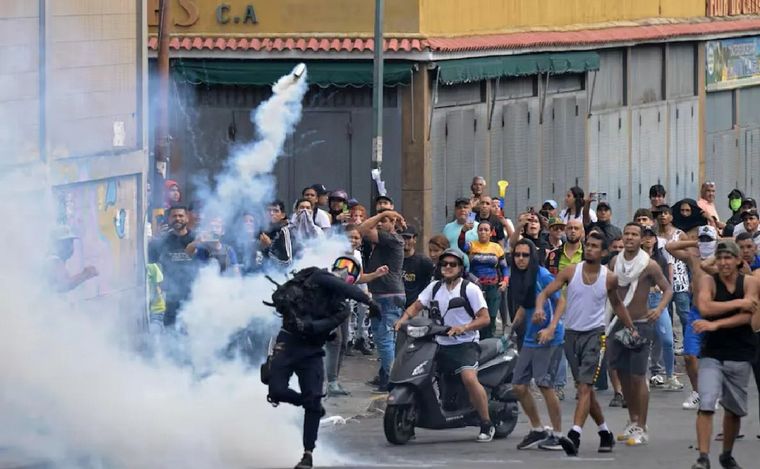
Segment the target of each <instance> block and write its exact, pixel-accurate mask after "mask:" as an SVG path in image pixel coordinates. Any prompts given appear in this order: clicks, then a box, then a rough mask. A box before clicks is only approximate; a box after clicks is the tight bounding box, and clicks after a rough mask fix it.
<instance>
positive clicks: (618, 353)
mask: <svg viewBox="0 0 760 469" xmlns="http://www.w3.org/2000/svg"><path fill="white" fill-rule="evenodd" d="M635 326H636V330H637V331H639V335H640V336H641V337H644V338H646V339H647V340H648V341H649V344H652V343H653V342H654V336H655V325H654V324H652V323H650V322H637V323H636V324H635ZM622 329H623V324H622V323H621V322H620V321H618V322H617V324H616V325H615V327H614V328H613V329H612V332H611V333H610V337H609V338H608V339H607V353H608V354H609V355H608V357H609V364H610V368H612V369H613V370H618V371H620V372H621V373H624V374H628V375H637V376H645V375H646V374H647V370H648V369H649V351H650V348H651V347H650V346H649V345H645V346H643V347H641V349H639V350H631V349H629V348H626V347H624V346H623V345H622V344H621V343H620V342H618V341H617V340H615V338H614V337H615V333H616V332H617V331H619V330H622Z"/></svg>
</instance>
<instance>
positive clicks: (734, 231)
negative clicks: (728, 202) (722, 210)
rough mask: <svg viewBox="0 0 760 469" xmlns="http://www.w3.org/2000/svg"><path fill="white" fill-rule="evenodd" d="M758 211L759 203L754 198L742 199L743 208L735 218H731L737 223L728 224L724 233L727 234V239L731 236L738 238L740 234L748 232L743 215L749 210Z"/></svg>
mask: <svg viewBox="0 0 760 469" xmlns="http://www.w3.org/2000/svg"><path fill="white" fill-rule="evenodd" d="M753 208H754V209H757V202H755V199H753V198H752V197H746V198H744V199H742V202H741V206H740V207H739V212H738V213H736V214H734V216H732V217H731V219H732V220H735V221H736V223H732V224H729V223H726V228H724V229H723V231H724V233H726V232H727V234H724V236H725V237H726V238H728V237H731V236H734V237H735V236H736V235H738V234H739V233H741V232H743V231H746V230H745V229H744V226H743V223H742V222H743V220H742V214H743V213H744V212H746V211H747V210H752V209H753Z"/></svg>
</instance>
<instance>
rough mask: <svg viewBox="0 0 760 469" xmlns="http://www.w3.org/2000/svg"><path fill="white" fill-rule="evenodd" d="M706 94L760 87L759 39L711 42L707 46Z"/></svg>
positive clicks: (747, 38)
mask: <svg viewBox="0 0 760 469" xmlns="http://www.w3.org/2000/svg"><path fill="white" fill-rule="evenodd" d="M705 62H706V63H705V75H706V76H705V85H706V88H707V91H715V90H726V89H733V88H739V87H743V86H748V85H754V84H758V83H760V37H745V38H736V39H724V40H721V41H708V42H707V44H706V46H705Z"/></svg>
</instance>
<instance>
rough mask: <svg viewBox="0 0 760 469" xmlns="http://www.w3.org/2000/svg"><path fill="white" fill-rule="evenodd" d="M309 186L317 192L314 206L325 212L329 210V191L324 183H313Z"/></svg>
mask: <svg viewBox="0 0 760 469" xmlns="http://www.w3.org/2000/svg"><path fill="white" fill-rule="evenodd" d="M311 188H312V189H314V191H315V192H316V193H317V204H316V207H317V208H319V209H321V210H324V211H325V212H327V211H329V210H330V207H329V198H330V191H328V190H327V187H325V185H324V184H313V185H312V186H311Z"/></svg>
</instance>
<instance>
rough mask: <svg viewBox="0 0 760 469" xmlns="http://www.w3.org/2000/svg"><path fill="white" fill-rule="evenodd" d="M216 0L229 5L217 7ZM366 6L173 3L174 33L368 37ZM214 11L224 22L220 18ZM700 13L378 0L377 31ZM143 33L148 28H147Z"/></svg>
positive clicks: (583, 1) (337, 1) (700, 1)
mask: <svg viewBox="0 0 760 469" xmlns="http://www.w3.org/2000/svg"><path fill="white" fill-rule="evenodd" d="M222 4H224V5H228V6H229V8H228V9H225V10H224V11H220V10H219V8H220V5H222ZM374 4H375V2H374V0H258V1H256V2H251V1H250V0H227V1H226V2H220V1H218V0H174V3H173V20H174V21H173V24H174V33H176V34H208V35H219V34H244V35H249V36H257V35H261V36H266V35H296V36H297V35H305V34H319V33H324V34H331V35H347V36H365V37H367V36H369V37H371V35H372V31H373V24H374V23H373V22H374V15H375V13H374ZM249 6H252V7H253V12H254V13H255V18H256V22H255V23H254V22H253V21H252V17H251V16H250V11H249V10H248V7H249ZM157 9H158V0H150V1H149V16H148V18H149V22H150V24H151V26H152V27H154V26H156V25H157V24H158V15H157V13H156V11H157ZM218 13H219V14H221V18H222V19H223V21H225V23H220V21H219V19H218V17H217V14H218ZM704 15H705V2H704V0H540V1H536V0H385V32H386V34H389V35H392V36H404V35H423V36H424V35H431V36H433V35H435V36H460V35H467V34H473V33H488V32H499V31H506V30H512V29H526V28H534V27H540V26H543V27H555V28H556V27H562V26H568V25H576V24H588V23H604V22H611V21H633V20H639V19H644V18H658V17H660V18H688V17H696V16H704ZM236 19H237V20H236ZM246 19H248V21H246ZM151 32H152V33H154V32H156V31H155V28H153V29H151Z"/></svg>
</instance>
